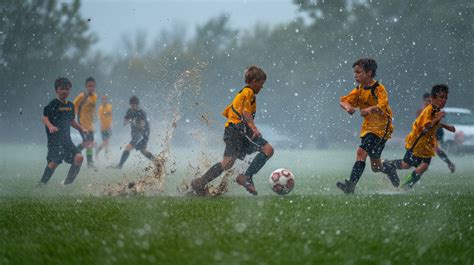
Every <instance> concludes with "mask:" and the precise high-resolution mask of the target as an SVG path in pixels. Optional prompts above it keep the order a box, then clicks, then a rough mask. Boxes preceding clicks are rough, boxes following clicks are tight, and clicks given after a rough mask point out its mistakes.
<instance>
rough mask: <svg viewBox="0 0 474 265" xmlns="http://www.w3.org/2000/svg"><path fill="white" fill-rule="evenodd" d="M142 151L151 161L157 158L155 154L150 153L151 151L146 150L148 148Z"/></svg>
mask: <svg viewBox="0 0 474 265" xmlns="http://www.w3.org/2000/svg"><path fill="white" fill-rule="evenodd" d="M140 152H141V153H142V154H143V155H144V156H145V157H146V158H148V159H149V160H150V161H153V160H154V159H155V156H154V155H153V154H152V153H150V151H148V150H146V148H143V149H140Z"/></svg>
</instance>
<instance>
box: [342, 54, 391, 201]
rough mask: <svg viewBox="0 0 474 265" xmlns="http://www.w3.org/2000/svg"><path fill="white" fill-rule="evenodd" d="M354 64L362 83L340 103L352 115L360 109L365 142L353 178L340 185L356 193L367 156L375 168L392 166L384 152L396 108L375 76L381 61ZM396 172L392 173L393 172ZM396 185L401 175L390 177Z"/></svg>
mask: <svg viewBox="0 0 474 265" xmlns="http://www.w3.org/2000/svg"><path fill="white" fill-rule="evenodd" d="M352 68H353V70H354V78H355V80H356V82H357V83H358V84H359V85H358V86H357V87H356V88H354V89H353V90H352V91H351V92H350V93H349V94H348V95H346V96H343V97H341V101H340V105H341V107H342V108H343V109H344V110H345V111H347V112H348V113H349V114H350V115H352V114H354V112H355V108H359V109H360V115H361V116H362V117H364V121H363V123H362V130H361V133H360V137H361V139H362V143H361V144H360V146H359V148H358V149H357V153H356V162H355V163H354V166H353V167H352V172H351V175H350V178H349V179H348V180H345V181H344V182H337V183H336V185H337V187H338V188H339V189H341V190H342V191H343V192H344V193H353V192H354V189H355V186H356V184H357V182H358V181H359V179H360V177H361V176H362V173H363V172H364V169H365V161H366V159H367V156H368V157H370V164H371V167H372V171H373V172H380V171H381V172H387V171H388V169H389V167H387V165H385V164H383V163H382V161H381V159H380V156H381V154H382V151H383V149H384V147H385V142H386V141H387V140H388V139H389V138H390V136H391V134H392V132H393V125H392V110H391V108H390V105H389V104H388V95H387V91H386V90H385V87H384V86H383V85H382V84H381V83H380V82H378V81H376V80H374V77H375V74H376V71H377V63H376V62H375V60H374V59H369V58H364V59H360V60H357V61H356V62H355V63H354V64H353V65H352ZM390 176H392V175H390ZM390 181H391V182H392V184H393V186H395V187H398V185H399V184H400V180H399V179H398V177H393V178H390Z"/></svg>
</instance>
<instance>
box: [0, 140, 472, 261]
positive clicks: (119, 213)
mask: <svg viewBox="0 0 474 265" xmlns="http://www.w3.org/2000/svg"><path fill="white" fill-rule="evenodd" d="M3 147H4V148H3V149H2V150H7V151H10V152H9V155H8V156H7V155H5V154H6V152H5V153H2V154H1V157H0V158H1V159H0V165H1V168H0V213H1V214H0V264H473V263H474V254H473V253H474V239H473V238H474V203H473V202H474V194H473V191H474V188H473V187H474V166H473V165H472V161H473V156H472V155H466V156H454V157H452V158H453V160H454V161H455V162H456V163H457V166H458V170H457V172H456V173H455V174H450V173H449V171H448V169H447V168H446V166H445V165H444V164H443V162H441V160H439V159H438V158H434V159H433V162H432V167H431V168H430V170H429V171H428V172H427V173H426V174H425V175H424V176H423V177H422V180H421V182H420V183H419V185H417V186H416V189H415V190H413V191H410V192H400V191H397V190H394V189H392V188H390V184H389V181H388V180H387V179H385V178H384V177H383V175H380V174H374V173H372V172H369V171H368V170H366V172H365V173H364V175H363V177H362V180H361V182H360V183H359V185H358V187H357V190H356V194H355V195H352V196H348V195H344V194H341V193H340V192H339V191H338V190H336V188H335V185H334V184H335V182H336V181H337V180H341V179H343V178H345V177H346V175H347V174H348V172H349V171H350V169H351V166H352V159H353V157H354V154H353V153H354V152H353V151H280V152H278V153H276V155H275V157H274V158H273V159H272V160H271V161H270V162H269V163H268V165H266V166H265V168H264V169H263V170H262V172H261V174H259V175H258V176H256V185H257V188H258V189H259V192H260V194H261V195H259V196H256V197H253V196H250V195H248V194H247V193H245V192H244V191H243V190H241V189H240V188H239V187H238V186H237V185H236V184H235V183H234V182H233V181H231V183H230V184H229V185H230V186H229V189H230V191H229V192H228V193H226V194H224V195H223V196H220V197H216V198H197V197H189V196H179V195H178V193H177V191H176V187H177V186H178V185H179V183H181V181H182V179H183V178H184V176H186V175H187V174H188V173H189V172H188V170H186V166H184V165H185V164H187V163H188V162H182V160H184V159H179V161H181V162H179V163H175V164H176V171H175V172H174V174H172V175H170V176H169V178H168V179H167V183H166V185H165V190H164V191H163V193H162V194H161V195H157V196H142V195H134V196H119V197H111V196H104V195H102V194H101V191H102V190H103V187H104V186H105V185H107V184H109V183H116V182H118V181H120V180H122V178H123V177H124V176H126V177H127V178H129V179H133V178H134V177H135V178H138V177H139V176H141V175H143V174H145V173H143V171H142V170H140V169H137V168H140V167H143V165H144V164H146V162H145V161H141V160H139V159H138V158H136V157H132V160H131V161H129V162H130V163H129V164H127V165H126V167H125V169H124V171H121V172H117V171H113V170H111V169H106V168H105V166H106V164H107V163H108V162H106V161H102V160H99V161H98V163H97V164H98V166H99V171H98V172H94V171H92V170H88V169H86V168H84V169H83V170H82V171H81V173H80V175H79V177H78V179H77V182H76V183H74V185H73V186H70V187H63V186H61V184H60V182H61V180H62V179H63V178H64V176H65V174H66V172H67V168H68V167H67V166H64V165H62V167H60V168H59V169H58V171H57V172H56V173H55V175H54V176H53V177H52V179H51V182H50V184H49V185H48V186H46V187H42V188H38V187H36V183H37V181H38V180H39V178H40V175H41V173H42V171H43V168H44V163H45V161H44V157H43V153H44V150H43V149H41V148H38V147H28V148H24V149H25V150H24V152H22V153H18V152H15V148H13V147H12V146H3ZM401 152H402V151H394V152H393V153H391V152H386V153H384V154H385V156H386V157H388V158H395V157H397V156H401V155H403V154H402V153H401ZM178 153H179V152H178ZM186 157H187V158H190V159H191V160H192V155H187V156H186ZM176 160H178V159H176ZM241 166H243V165H241ZM277 167H288V168H290V169H291V170H292V171H293V173H294V174H295V175H296V187H295V189H294V190H293V192H292V193H291V194H289V195H287V196H277V195H274V194H272V191H271V190H270V189H269V188H268V185H267V184H266V180H267V176H268V175H269V173H270V172H271V170H272V169H275V168H277ZM408 173H409V171H404V172H403V174H401V175H405V174H408Z"/></svg>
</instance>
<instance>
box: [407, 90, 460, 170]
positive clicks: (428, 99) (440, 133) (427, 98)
mask: <svg viewBox="0 0 474 265" xmlns="http://www.w3.org/2000/svg"><path fill="white" fill-rule="evenodd" d="M430 104H431V94H430V93H425V94H423V106H422V107H421V108H419V109H418V110H417V111H416V116H417V117H418V116H420V114H421V112H422V111H423V110H424V109H425V108H426V107H427V106H429V105H430ZM443 136H444V129H443V128H441V127H440V128H438V130H437V131H436V139H437V140H438V144H437V145H436V146H435V152H436V154H437V155H438V156H439V158H441V160H443V161H444V162H446V164H447V165H448V168H449V170H450V171H451V173H454V171H455V170H456V165H455V164H454V163H453V162H451V160H450V159H449V157H448V155H447V154H446V153H445V152H444V151H443V149H441V144H442V143H443Z"/></svg>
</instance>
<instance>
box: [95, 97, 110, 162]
mask: <svg viewBox="0 0 474 265" xmlns="http://www.w3.org/2000/svg"><path fill="white" fill-rule="evenodd" d="M98 112H99V120H100V133H101V135H102V144H101V145H100V146H99V147H98V148H97V150H96V152H95V153H96V155H97V156H98V155H99V152H100V151H101V150H102V149H105V155H106V156H107V154H108V153H109V139H110V136H111V135H112V104H111V103H109V102H108V100H107V96H102V104H101V105H100V106H99V110H98Z"/></svg>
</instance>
